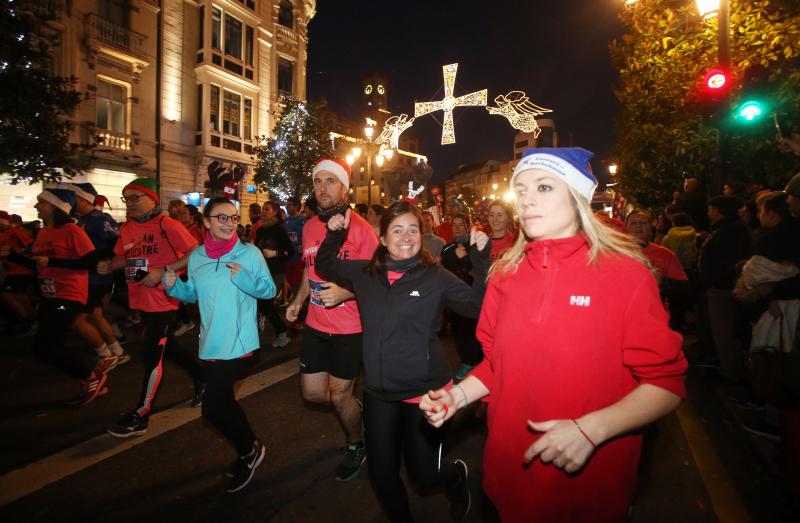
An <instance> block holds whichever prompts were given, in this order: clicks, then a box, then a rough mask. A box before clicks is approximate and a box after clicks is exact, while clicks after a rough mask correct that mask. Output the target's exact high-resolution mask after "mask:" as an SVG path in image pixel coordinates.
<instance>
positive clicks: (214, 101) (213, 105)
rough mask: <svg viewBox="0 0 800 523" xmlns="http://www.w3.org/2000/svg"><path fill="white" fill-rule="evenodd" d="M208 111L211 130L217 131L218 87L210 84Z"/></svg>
mask: <svg viewBox="0 0 800 523" xmlns="http://www.w3.org/2000/svg"><path fill="white" fill-rule="evenodd" d="M208 107H209V109H210V111H209V113H210V114H211V118H210V123H211V130H212V131H217V132H219V87H217V86H216V85H212V86H211V97H210V100H209V106H208Z"/></svg>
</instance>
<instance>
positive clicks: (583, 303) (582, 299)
mask: <svg viewBox="0 0 800 523" xmlns="http://www.w3.org/2000/svg"><path fill="white" fill-rule="evenodd" d="M591 300H592V297H591V296H570V297H569V304H570V305H575V306H577V307H588V306H589V303H590V302H591Z"/></svg>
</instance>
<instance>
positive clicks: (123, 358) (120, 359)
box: [115, 352, 131, 367]
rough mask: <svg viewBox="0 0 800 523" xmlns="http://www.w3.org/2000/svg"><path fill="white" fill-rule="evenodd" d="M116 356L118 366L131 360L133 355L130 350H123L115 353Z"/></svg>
mask: <svg viewBox="0 0 800 523" xmlns="http://www.w3.org/2000/svg"><path fill="white" fill-rule="evenodd" d="M115 356H116V357H117V367H119V366H120V365H124V364H125V363H128V362H129V361H131V355H130V353H128V352H123V353H122V354H115Z"/></svg>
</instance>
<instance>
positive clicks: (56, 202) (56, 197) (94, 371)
mask: <svg viewBox="0 0 800 523" xmlns="http://www.w3.org/2000/svg"><path fill="white" fill-rule="evenodd" d="M74 206H75V193H73V192H72V191H70V190H68V189H64V188H52V189H45V190H44V191H42V192H41V193H40V194H39V195H38V196H37V203H36V210H37V211H38V212H39V218H41V219H42V221H43V222H44V227H43V228H42V230H41V231H39V234H38V235H37V236H36V241H34V243H33V247H32V253H33V260H30V259H26V258H24V257H22V256H20V255H18V254H16V253H12V254H11V256H12V258H13V261H18V262H20V263H24V264H27V266H28V267H29V268H34V267H35V270H36V275H37V278H38V283H39V293H40V295H41V297H42V300H41V302H40V304H39V322H40V327H39V330H38V332H37V335H36V340H35V342H34V354H35V355H36V357H37V358H41V359H43V360H44V361H47V362H48V363H51V364H53V365H55V366H57V367H60V368H62V369H64V370H66V371H67V372H70V373H72V374H74V375H76V376H77V377H78V378H79V379H80V380H81V382H82V385H83V388H82V392H81V394H80V396H79V397H78V398H77V399H76V400H74V401H71V402H70V403H71V404H73V405H75V406H81V405H86V404H87V403H89V402H91V401H92V400H94V399H95V398H96V397H97V396H98V395H99V394H101V393H102V392H103V385H105V382H106V380H107V376H106V372H107V371H108V367H106V366H101V364H100V363H98V365H97V366H96V367H95V366H93V365H92V366H90V365H87V364H86V362H85V359H84V358H82V357H80V356H78V355H77V354H74V353H73V352H71V351H70V349H69V348H68V347H67V345H66V343H65V342H66V334H67V333H68V332H69V331H73V330H75V331H78V332H79V333H80V334H81V335H82V336H83V337H84V338H86V336H85V332H84V328H85V326H82V325H81V324H85V323H86V320H85V316H86V301H87V299H88V295H89V274H88V268H89V267H91V266H92V265H94V264H95V263H97V257H96V251H95V248H94V245H93V244H92V241H91V240H90V239H89V237H88V236H87V235H86V233H85V232H83V229H81V228H80V227H78V226H77V225H75V224H74V223H73V222H72V219H71V218H70V217H69V214H70V213H71V212H72V209H73V207H74ZM89 328H91V326H89ZM94 334H95V335H96V336H95V337H94V338H93V339H89V340H88V341H90V342H91V341H94V342H98V340H99V343H100V344H102V339H100V337H99V334H97V333H96V331H95V332H94ZM101 363H102V360H101ZM101 367H102V368H101Z"/></svg>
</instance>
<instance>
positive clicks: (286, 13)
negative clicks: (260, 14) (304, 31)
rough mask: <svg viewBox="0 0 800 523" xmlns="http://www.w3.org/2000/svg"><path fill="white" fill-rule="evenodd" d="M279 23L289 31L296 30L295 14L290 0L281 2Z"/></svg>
mask: <svg viewBox="0 0 800 523" xmlns="http://www.w3.org/2000/svg"><path fill="white" fill-rule="evenodd" d="M278 23H279V24H280V25H282V26H283V27H288V28H289V29H293V28H294V14H293V13H292V3H291V2H290V1H289V0H281V3H280V10H279V11H278Z"/></svg>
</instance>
